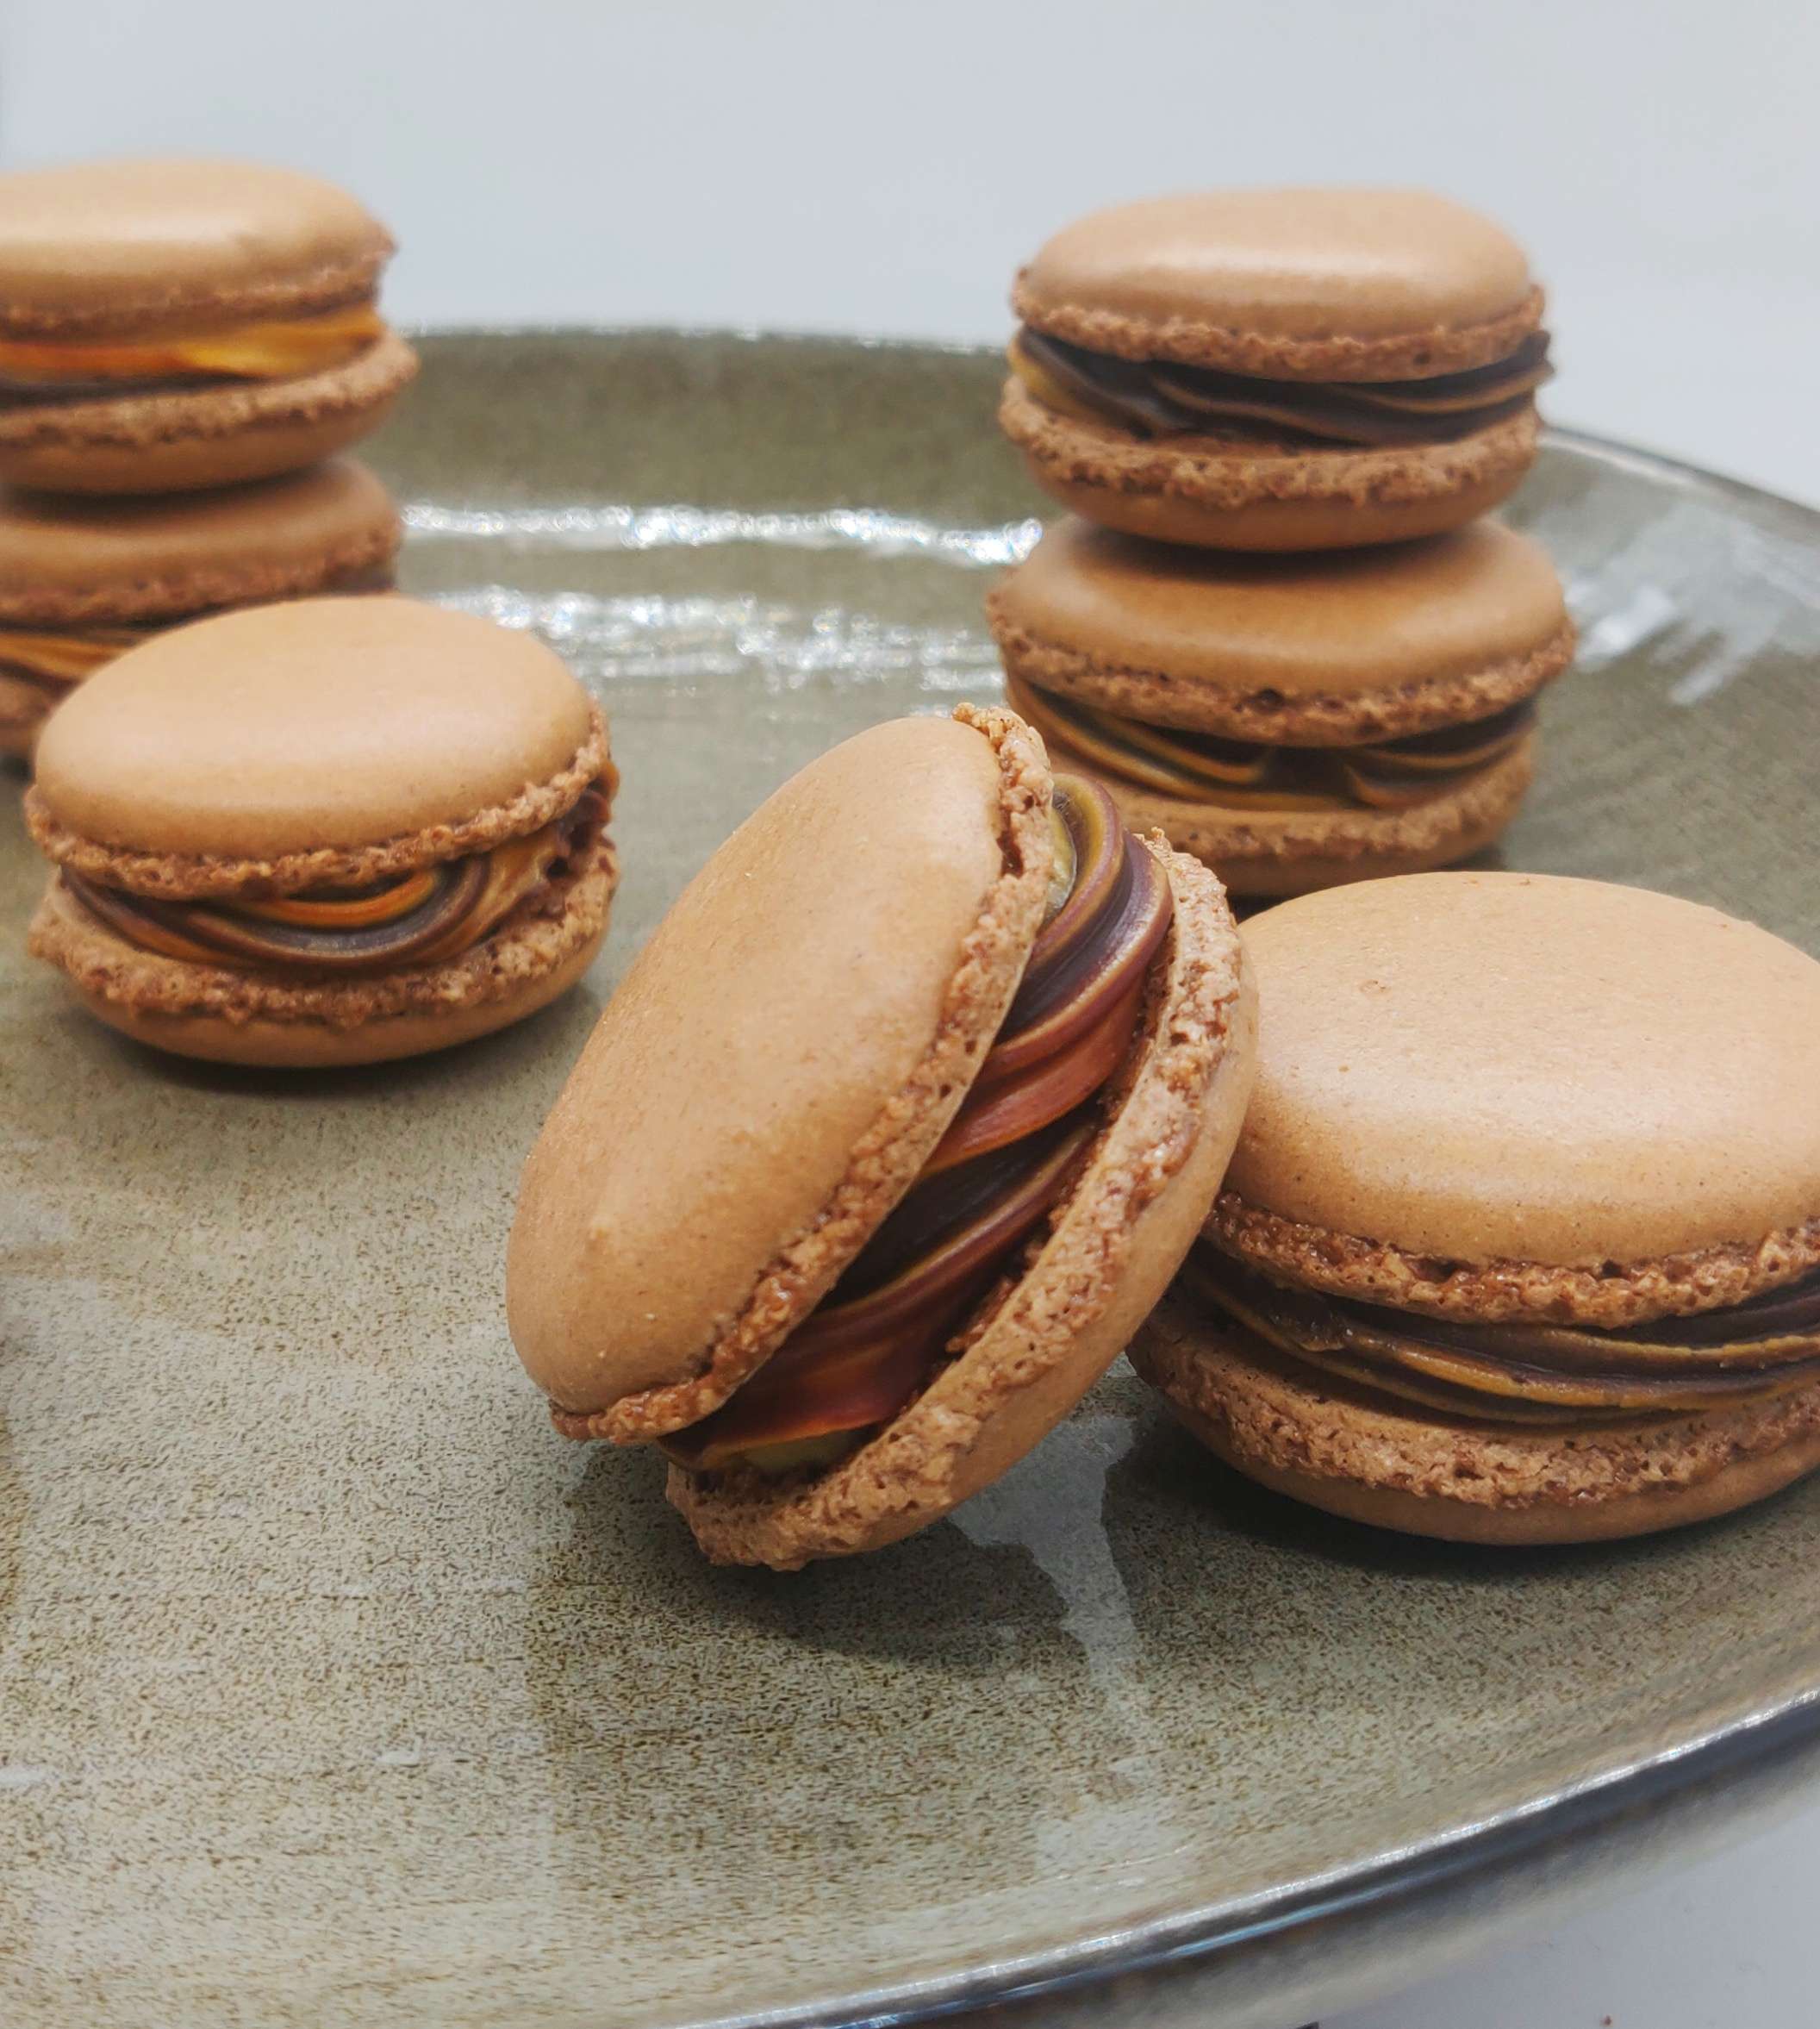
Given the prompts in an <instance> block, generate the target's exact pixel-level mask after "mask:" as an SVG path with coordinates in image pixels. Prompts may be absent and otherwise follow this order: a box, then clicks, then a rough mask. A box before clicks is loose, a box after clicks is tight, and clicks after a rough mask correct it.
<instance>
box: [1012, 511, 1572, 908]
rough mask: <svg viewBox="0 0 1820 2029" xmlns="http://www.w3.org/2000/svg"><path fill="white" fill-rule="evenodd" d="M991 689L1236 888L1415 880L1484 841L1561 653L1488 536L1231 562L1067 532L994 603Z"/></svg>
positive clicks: (1485, 529) (1043, 544) (1524, 768)
mask: <svg viewBox="0 0 1820 2029" xmlns="http://www.w3.org/2000/svg"><path fill="white" fill-rule="evenodd" d="M987 613H988V619H989V621H990V623H991V626H992V631H993V634H994V637H995V638H996V640H997V641H998V644H999V648H1000V653H1001V654H1002V656H1003V658H1004V661H1005V670H1006V694H1007V698H1008V700H1009V702H1011V703H1012V705H1013V707H1014V708H1015V709H1017V710H1018V711H1019V712H1021V713H1022V714H1023V715H1025V717H1026V718H1027V719H1029V720H1031V721H1032V723H1034V724H1035V725H1036V726H1037V727H1038V728H1039V729H1040V730H1041V732H1042V734H1043V736H1044V740H1045V741H1046V742H1047V743H1048V745H1049V748H1050V752H1051V753H1052V754H1053V755H1054V756H1055V757H1056V762H1057V765H1059V766H1062V767H1067V768H1075V769H1081V770H1084V771H1089V772H1091V773H1093V774H1094V775H1096V776H1098V777H1100V780H1101V781H1103V782H1104V783H1105V784H1106V786H1107V787H1108V788H1109V789H1110V790H1112V792H1113V797H1114V798H1115V800H1116V801H1117V802H1118V804H1119V808H1120V809H1121V810H1122V811H1123V812H1124V814H1125V821H1126V822H1127V823H1129V824H1131V825H1132V826H1133V827H1137V828H1138V829H1140V830H1143V829H1148V828H1149V827H1151V826H1156V827H1161V829H1162V831H1163V832H1165V833H1167V834H1168V836H1169V840H1170V842H1171V843H1172V844H1174V845H1176V846H1180V847H1181V849H1182V850H1183V851H1184V852H1193V853H1194V854H1195V855H1196V856H1197V857H1198V858H1201V859H1204V860H1205V861H1206V863H1207V864H1208V865H1210V866H1212V868H1213V870H1214V871H1215V872H1217V873H1218V874H1219V877H1220V878H1221V879H1222V880H1223V881H1224V882H1225V883H1226V885H1227V886H1228V887H1229V888H1231V890H1232V891H1233V892H1234V893H1235V894H1237V895H1251V896H1284V895H1296V894H1301V893H1303V892H1305V891H1306V890H1310V889H1313V888H1324V887H1331V886H1335V885H1337V883H1341V882H1345V881H1356V880H1364V879H1367V878H1370V877H1375V876H1378V875H1381V874H1394V873H1416V872H1421V871H1425V870H1426V869H1428V868H1430V867H1436V866H1443V865H1447V864H1449V862H1450V861H1454V860H1457V859H1462V858H1465V857H1466V856H1467V855H1468V853H1471V852H1477V851H1479V850H1480V848H1481V847H1482V846H1487V845H1488V844H1489V843H1490V842H1491V841H1492V840H1493V839H1495V838H1496V837H1497V836H1498V834H1499V833H1500V832H1501V831H1502V830H1503V829H1504V827H1505V825H1506V824H1507V823H1508V822H1509V821H1510V820H1511V817H1512V816H1513V815H1515V813H1516V810H1517V808H1518V804H1519V803H1520V802H1522V800H1523V796H1524V790H1526V789H1527V788H1528V786H1529V783H1530V775H1531V773H1532V771H1533V768H1534V762H1535V752H1536V730H1535V721H1536V693H1537V692H1538V691H1539V690H1541V689H1542V688H1543V685H1544V684H1547V683H1549V681H1550V680H1551V679H1552V678H1554V677H1556V676H1558V675H1559V674H1560V673H1561V671H1562V670H1564V669H1565V668H1566V667H1567V666H1568V663H1569V661H1570V660H1571V659H1572V657H1573V653H1574V627H1573V623H1572V621H1570V620H1569V619H1568V613H1567V609H1566V606H1565V604H1564V603H1563V601H1562V596H1561V582H1560V580H1559V578H1558V577H1556V576H1555V571H1554V567H1553V566H1552V565H1550V563H1549V559H1548V558H1547V556H1546V555H1545V554H1544V553H1543V551H1542V550H1541V549H1539V548H1538V547H1537V546H1536V544H1534V543H1533V542H1531V541H1530V540H1528V538H1527V537H1524V536H1522V535H1518V534H1515V533H1514V532H1513V531H1511V529H1508V528H1502V527H1500V526H1499V524H1498V523H1496V522H1494V521H1479V522H1475V523H1474V524H1473V525H1472V526H1471V527H1469V528H1462V529H1459V530H1456V531H1455V532H1454V533H1452V534H1447V535H1438V536H1431V537H1429V538H1426V539H1424V540H1421V541H1418V542H1412V543H1403V544H1399V545H1396V546H1393V547H1390V548H1381V549H1361V550H1351V551H1343V552H1338V553H1331V554H1326V555H1321V556H1281V557H1258V556H1245V555H1240V554H1235V553H1223V552H1215V551H1209V550H1192V549H1186V548H1181V547H1179V546H1173V545H1165V544H1162V543H1150V542H1144V541H1141V540H1137V539H1136V538H1134V537H1131V536H1126V535H1120V534H1115V533H1113V532H1112V531H1110V530H1107V529H1104V528H1095V527H1094V525H1093V524H1092V523H1090V522H1087V521H1081V520H1079V519H1076V518H1073V517H1070V518H1069V519H1066V520H1064V521H1061V522H1058V523H1057V524H1056V526H1054V527H1053V528H1050V529H1049V531H1048V532H1047V533H1046V534H1044V537H1043V538H1042V540H1040V541H1039V542H1038V545H1037V546H1036V548H1035V549H1034V550H1033V551H1032V553H1031V554H1030V555H1029V556H1028V557H1027V558H1026V559H1025V560H1024V561H1023V563H1021V564H1019V565H1018V566H1017V567H1016V568H1015V569H1013V571H1010V572H1008V573H1007V575H1006V577H1004V578H1002V579H1001V580H1000V583H999V584H997V585H996V586H995V587H994V590H993V591H992V592H991V594H990V595H989V596H988V600H987Z"/></svg>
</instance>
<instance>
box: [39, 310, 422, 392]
mask: <svg viewBox="0 0 1820 2029" xmlns="http://www.w3.org/2000/svg"><path fill="white" fill-rule="evenodd" d="M385 331H386V325H385V322H384V320H383V318H382V317H381V316H380V315H379V311H378V309H377V305H376V304H375V303H374V302H373V300H372V298H371V297H364V298H362V299H361V300H360V301H358V302H356V303H341V304H338V305H337V306H336V307H335V308H334V309H327V310H318V311H315V312H314V313H312V314H311V315H304V316H294V317H265V318H258V319H246V320H242V321H240V322H235V323H230V324H224V325H211V326H203V327H199V328H197V329H196V330H194V331H190V332H171V333H165V334H159V335H157V336H153V337H146V338H9V337H0V408H22V407H34V406H42V405H44V404H45V403H54V402H77V401H94V400H98V399H103V398H106V397H109V396H115V395H129V394H132V395H136V394H145V393H158V392H165V391H168V390H174V389H179V388H185V387H198V386H207V385H210V384H221V383H224V382H233V381H262V380H296V379H298V378H302V376H304V375H306V374H311V373H322V372H327V371H329V370H330V369H331V368H333V367H336V366H343V365H346V364H347V362H348V361H349V360H351V359H356V358H358V356H359V354H360V353H364V352H365V351H366V350H367V348H368V347H369V346H371V345H373V344H375V343H376V342H377V340H379V339H380V338H382V337H383V336H384V334H385Z"/></svg>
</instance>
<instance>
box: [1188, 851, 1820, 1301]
mask: <svg viewBox="0 0 1820 2029" xmlns="http://www.w3.org/2000/svg"><path fill="white" fill-rule="evenodd" d="M1245 940H1246V945H1247V949H1248V952H1249V953H1250V958H1251V960H1252V963H1253V965H1254V966H1255V968H1256V974H1257V978H1258V984H1259V992H1260V996H1261V998H1262V1005H1263V1007H1264V1009H1265V1022H1264V1040H1263V1049H1262V1060H1261V1065H1260V1072H1259V1079H1258V1084H1257V1089H1256V1096H1255V1098H1254V1101H1253V1104H1252V1108H1251V1111H1250V1114H1249V1116H1248V1118H1247V1121H1246V1124H1245V1127H1244V1131H1243V1134H1242V1136H1241V1138H1240V1140H1239V1144H1238V1148H1237V1153H1236V1154H1235V1156H1234V1158H1233V1161H1232V1164H1231V1168H1230V1170H1229V1171H1228V1172H1227V1177H1226V1192H1227V1194H1228V1195H1227V1196H1226V1197H1225V1198H1224V1199H1223V1200H1222V1207H1223V1208H1228V1209H1230V1208H1231V1207H1232V1206H1233V1205H1234V1204H1237V1205H1238V1206H1239V1207H1240V1208H1241V1209H1242V1211H1243V1212H1244V1213H1256V1212H1262V1213H1265V1214H1275V1215H1276V1216H1277V1217H1279V1218H1281V1219H1284V1220H1288V1221H1297V1222H1300V1223H1301V1224H1302V1225H1305V1226H1306V1227H1314V1228H1318V1229H1321V1231H1323V1232H1324V1233H1330V1234H1338V1235H1351V1236H1357V1237H1360V1238H1362V1239H1367V1240H1369V1241H1371V1242H1373V1243H1376V1244H1379V1245H1388V1246H1391V1247H1393V1248H1395V1249H1398V1250H1401V1251H1402V1252H1404V1253H1406V1254H1407V1255H1412V1256H1420V1257H1423V1258H1426V1259H1428V1260H1430V1261H1432V1262H1435V1263H1438V1264H1483V1263H1487V1262H1505V1263H1508V1262H1518V1263H1530V1264H1544V1265H1549V1264H1552V1265H1556V1266H1559V1267H1561V1268H1564V1269H1573V1270H1581V1271H1585V1272H1586V1275H1587V1276H1588V1277H1592V1278H1593V1282H1592V1283H1591V1285H1590V1286H1591V1287H1592V1288H1593V1290H1594V1292H1595V1295H1596V1292H1597V1289H1598V1287H1599V1278H1602V1277H1609V1278H1614V1279H1615V1281H1617V1282H1621V1281H1622V1271H1624V1270H1627V1269H1628V1267H1629V1266H1630V1264H1643V1263H1649V1262H1653V1261H1660V1260H1661V1259H1662V1258H1666V1257H1681V1256H1697V1255H1699V1254H1700V1253H1701V1252H1703V1251H1706V1250H1712V1249H1726V1248H1732V1249H1737V1248H1742V1249H1745V1250H1752V1249H1757V1248H1759V1247H1761V1245H1762V1243H1764V1242H1765V1241H1766V1240H1767V1239H1770V1238H1771V1236H1774V1235H1778V1234H1785V1235H1786V1234H1788V1233H1792V1232H1794V1231H1796V1230H1798V1229H1803V1228H1805V1227H1808V1223H1809V1222H1820V1075H1817V1074H1820V1055H1817V1050H1820V1041H1817V1039H1820V964H1817V963H1816V962H1815V961H1814V960H1813V959H1812V958H1808V957H1806V956H1805V955H1804V953H1802V952H1798V951H1797V950H1796V949H1795V948H1794V947H1793V946H1792V945H1788V944H1786V943H1784V942H1783V941H1782V940H1779V939H1778V938H1776V937H1773V936H1772V935H1770V934H1769V933H1768V932H1767V931H1764V930H1761V929H1759V928H1756V927H1754V926H1752V925H1750V924H1748V923H1744V922H1741V921H1736V920H1735V919H1733V918H1731V917H1729V916H1724V915H1720V914H1719V913H1718V912H1717V910H1714V909H1711V908H1703V907H1701V906H1698V904H1695V903H1692V902H1682V901H1678V900H1675V899H1674V898H1672V897H1670V896H1663V895H1656V894H1652V893H1646V892H1644V891H1642V890H1635V889H1628V888H1621V887H1615V886H1610V885H1607V884H1605V883H1599V882H1594V881H1584V880H1568V879H1561V878H1555V877H1545V876H1540V875H1530V874H1498V873H1442V874H1424V875H1418V876H1414V877H1406V878H1403V879H1395V880H1387V881H1378V882H1374V883H1368V884H1365V885H1363V886H1359V887H1352V888H1343V889H1336V890H1331V891H1328V892H1325V893H1321V894H1317V895H1311V896H1304V897H1302V898H1301V899H1300V900H1298V901H1294V902H1287V903H1285V904H1283V905H1282V906H1281V907H1279V908H1274V909H1272V910H1269V911H1268V913H1266V914H1264V915H1260V916H1257V917H1256V918H1254V919H1253V920H1252V921H1251V922H1250V924H1248V925H1247V927H1246V930H1245ZM1216 1216H1217V1217H1219V1214H1216ZM1239 1223H1242V1221H1240V1222H1239ZM1811 1233H1812V1235H1813V1236H1814V1237H1815V1238H1816V1239H1820V1223H1816V1224H1815V1225H1814V1226H1813V1227H1811ZM1800 1252H1801V1250H1800V1249H1796V1250H1795V1251H1794V1252H1790V1251H1788V1250H1786V1249H1784V1250H1783V1251H1781V1252H1776V1251H1774V1250H1771V1251H1770V1252H1766V1253H1765V1254H1763V1255H1762V1256H1761V1260H1760V1259H1759V1258H1758V1257H1757V1256H1755V1255H1751V1254H1747V1256H1746V1257H1745V1259H1746V1261H1747V1264H1748V1263H1750V1262H1753V1261H1755V1262H1756V1263H1757V1265H1758V1266H1759V1267H1760V1268H1761V1270H1762V1273H1763V1277H1764V1278H1765V1279H1775V1277H1778V1276H1779V1275H1782V1274H1784V1273H1786V1271H1787V1270H1788V1269H1789V1268H1790V1266H1791V1264H1792V1265H1793V1266H1794V1267H1795V1268H1797V1269H1798V1266H1799V1260H1798V1255H1799V1254H1800ZM1748 1280H1749V1277H1748V1275H1747V1276H1746V1277H1745V1281H1746V1282H1747V1283H1748ZM1324 1286H1328V1285H1324ZM1562 1287H1563V1289H1571V1288H1577V1287H1579V1284H1577V1283H1572V1284H1563V1285H1562ZM1740 1293H1741V1294H1742V1293H1748V1292H1747V1291H1740ZM1567 1301H1568V1300H1567V1299H1566V1298H1564V1299H1563V1303H1564V1305H1565V1304H1566V1302H1567ZM1685 1307H1686V1308H1697V1307H1698V1304H1696V1303H1694V1302H1689V1303H1687V1304H1686V1306H1685ZM1657 1308H1668V1305H1667V1304H1666V1303H1665V1304H1662V1305H1659V1306H1658V1307H1657ZM1562 1314H1571V1311H1569V1310H1568V1309H1566V1308H1564V1309H1563V1312H1562ZM1616 1321H1623V1320H1616Z"/></svg>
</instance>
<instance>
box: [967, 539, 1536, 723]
mask: <svg viewBox="0 0 1820 2029" xmlns="http://www.w3.org/2000/svg"><path fill="white" fill-rule="evenodd" d="M991 613H992V618H993V622H994V628H995V629H998V630H1005V629H1016V630H1018V631H1019V632H1020V633H1022V634H1024V635H1025V636H1027V637H1029V638H1030V640H1033V641H1035V642H1038V643H1043V644H1045V645H1048V646H1052V647H1056V648H1059V649H1062V650H1064V651H1067V652H1070V653H1072V654H1074V655H1077V656H1081V657H1084V658H1087V659H1090V660H1093V661H1095V662H1098V663H1101V664H1103V665H1106V666H1108V667H1114V668H1120V669H1125V670H1141V671H1150V672H1155V673H1157V674H1160V675H1162V676H1165V677H1171V678H1175V679H1176V680H1178V681H1181V682H1186V683H1189V684H1205V685H1207V686H1209V687H1211V688H1213V689H1216V690H1220V691H1223V692H1227V693H1235V694H1250V693H1255V692H1259V691H1269V692H1275V693H1277V694H1279V695H1280V696H1283V697H1286V698H1291V699H1293V698H1297V697H1301V696H1310V695H1317V696H1326V697H1351V696H1358V695H1360V694H1362V693H1364V692H1368V691H1374V690H1389V689H1394V688H1396V687H1398V686H1400V685H1405V684H1416V683H1422V682H1425V681H1430V680H1432V679H1436V678H1440V677H1468V676H1474V675H1477V674H1479V673H1480V672H1482V671H1486V670H1487V669H1488V668H1490V667H1492V666H1493V665H1498V664H1500V663H1505V662H1509V661H1511V660H1513V659H1518V658H1521V657H1526V656H1529V655H1531V654H1533V653H1534V652H1536V650H1538V649H1542V648H1544V647H1547V646H1549V644H1550V643H1552V642H1555V640H1558V639H1559V638H1560V637H1561V635H1562V634H1563V632H1564V630H1565V629H1566V627H1567V626H1568V614H1567V608H1566V605H1565V603H1564V602H1563V600H1562V596H1561V581H1560V579H1559V578H1558V577H1556V575H1555V569H1554V566H1553V565H1551V564H1550V563H1549V559H1548V557H1547V555H1546V554H1545V553H1543V550H1542V549H1541V548H1540V547H1538V546H1537V545H1536V544H1535V543H1533V542H1531V541H1530V540H1529V539H1528V537H1526V536H1523V535H1518V534H1516V532H1515V531H1514V530H1512V529H1509V528H1502V527H1500V526H1499V524H1498V523H1497V522H1495V521H1475V522H1474V523H1473V524H1472V525H1471V526H1470V527H1468V528H1463V529H1461V530H1459V531H1458V532H1457V533H1455V534H1450V535H1441V536H1434V537H1430V538H1429V539H1427V540H1424V541H1420V542H1414V543H1407V544H1398V545H1396V546H1389V547H1385V548H1380V549H1370V550H1351V551H1344V552H1340V553H1335V554H1330V555H1320V556H1313V557H1311V556H1306V555H1303V554H1291V555H1289V556H1287V557H1281V558H1279V557H1266V556H1256V557H1254V556H1244V555H1241V554H1239V553H1236V552H1225V551H1219V550H1190V549H1184V548H1178V547H1170V546H1164V545H1162V544H1156V543H1146V542H1144V541H1141V540H1138V539H1137V538H1136V537H1133V536H1127V535H1119V534H1115V533H1113V531H1111V530H1109V529H1104V528H1096V527H1094V525H1093V524H1092V523H1091V522H1088V521H1082V520H1081V519H1080V518H1079V517H1077V516H1073V515H1071V516H1069V517H1068V518H1067V519H1065V520H1063V521H1059V522H1057V523H1056V524H1055V525H1054V526H1053V527H1052V528H1050V529H1048V530H1047V531H1046V532H1045V534H1044V536H1043V538H1042V540H1040V541H1039V542H1038V545H1037V546H1036V547H1035V549H1033V550H1032V552H1031V553H1030V555H1029V556H1028V557H1027V558H1025V560H1024V562H1023V563H1021V564H1020V565H1018V566H1017V567H1016V569H1014V570H1013V571H1010V572H1009V573H1007V576H1006V577H1004V578H1003V579H1002V580H1001V581H1000V584H998V585H997V586H996V587H995V588H994V591H993V594H992V596H991Z"/></svg>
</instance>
